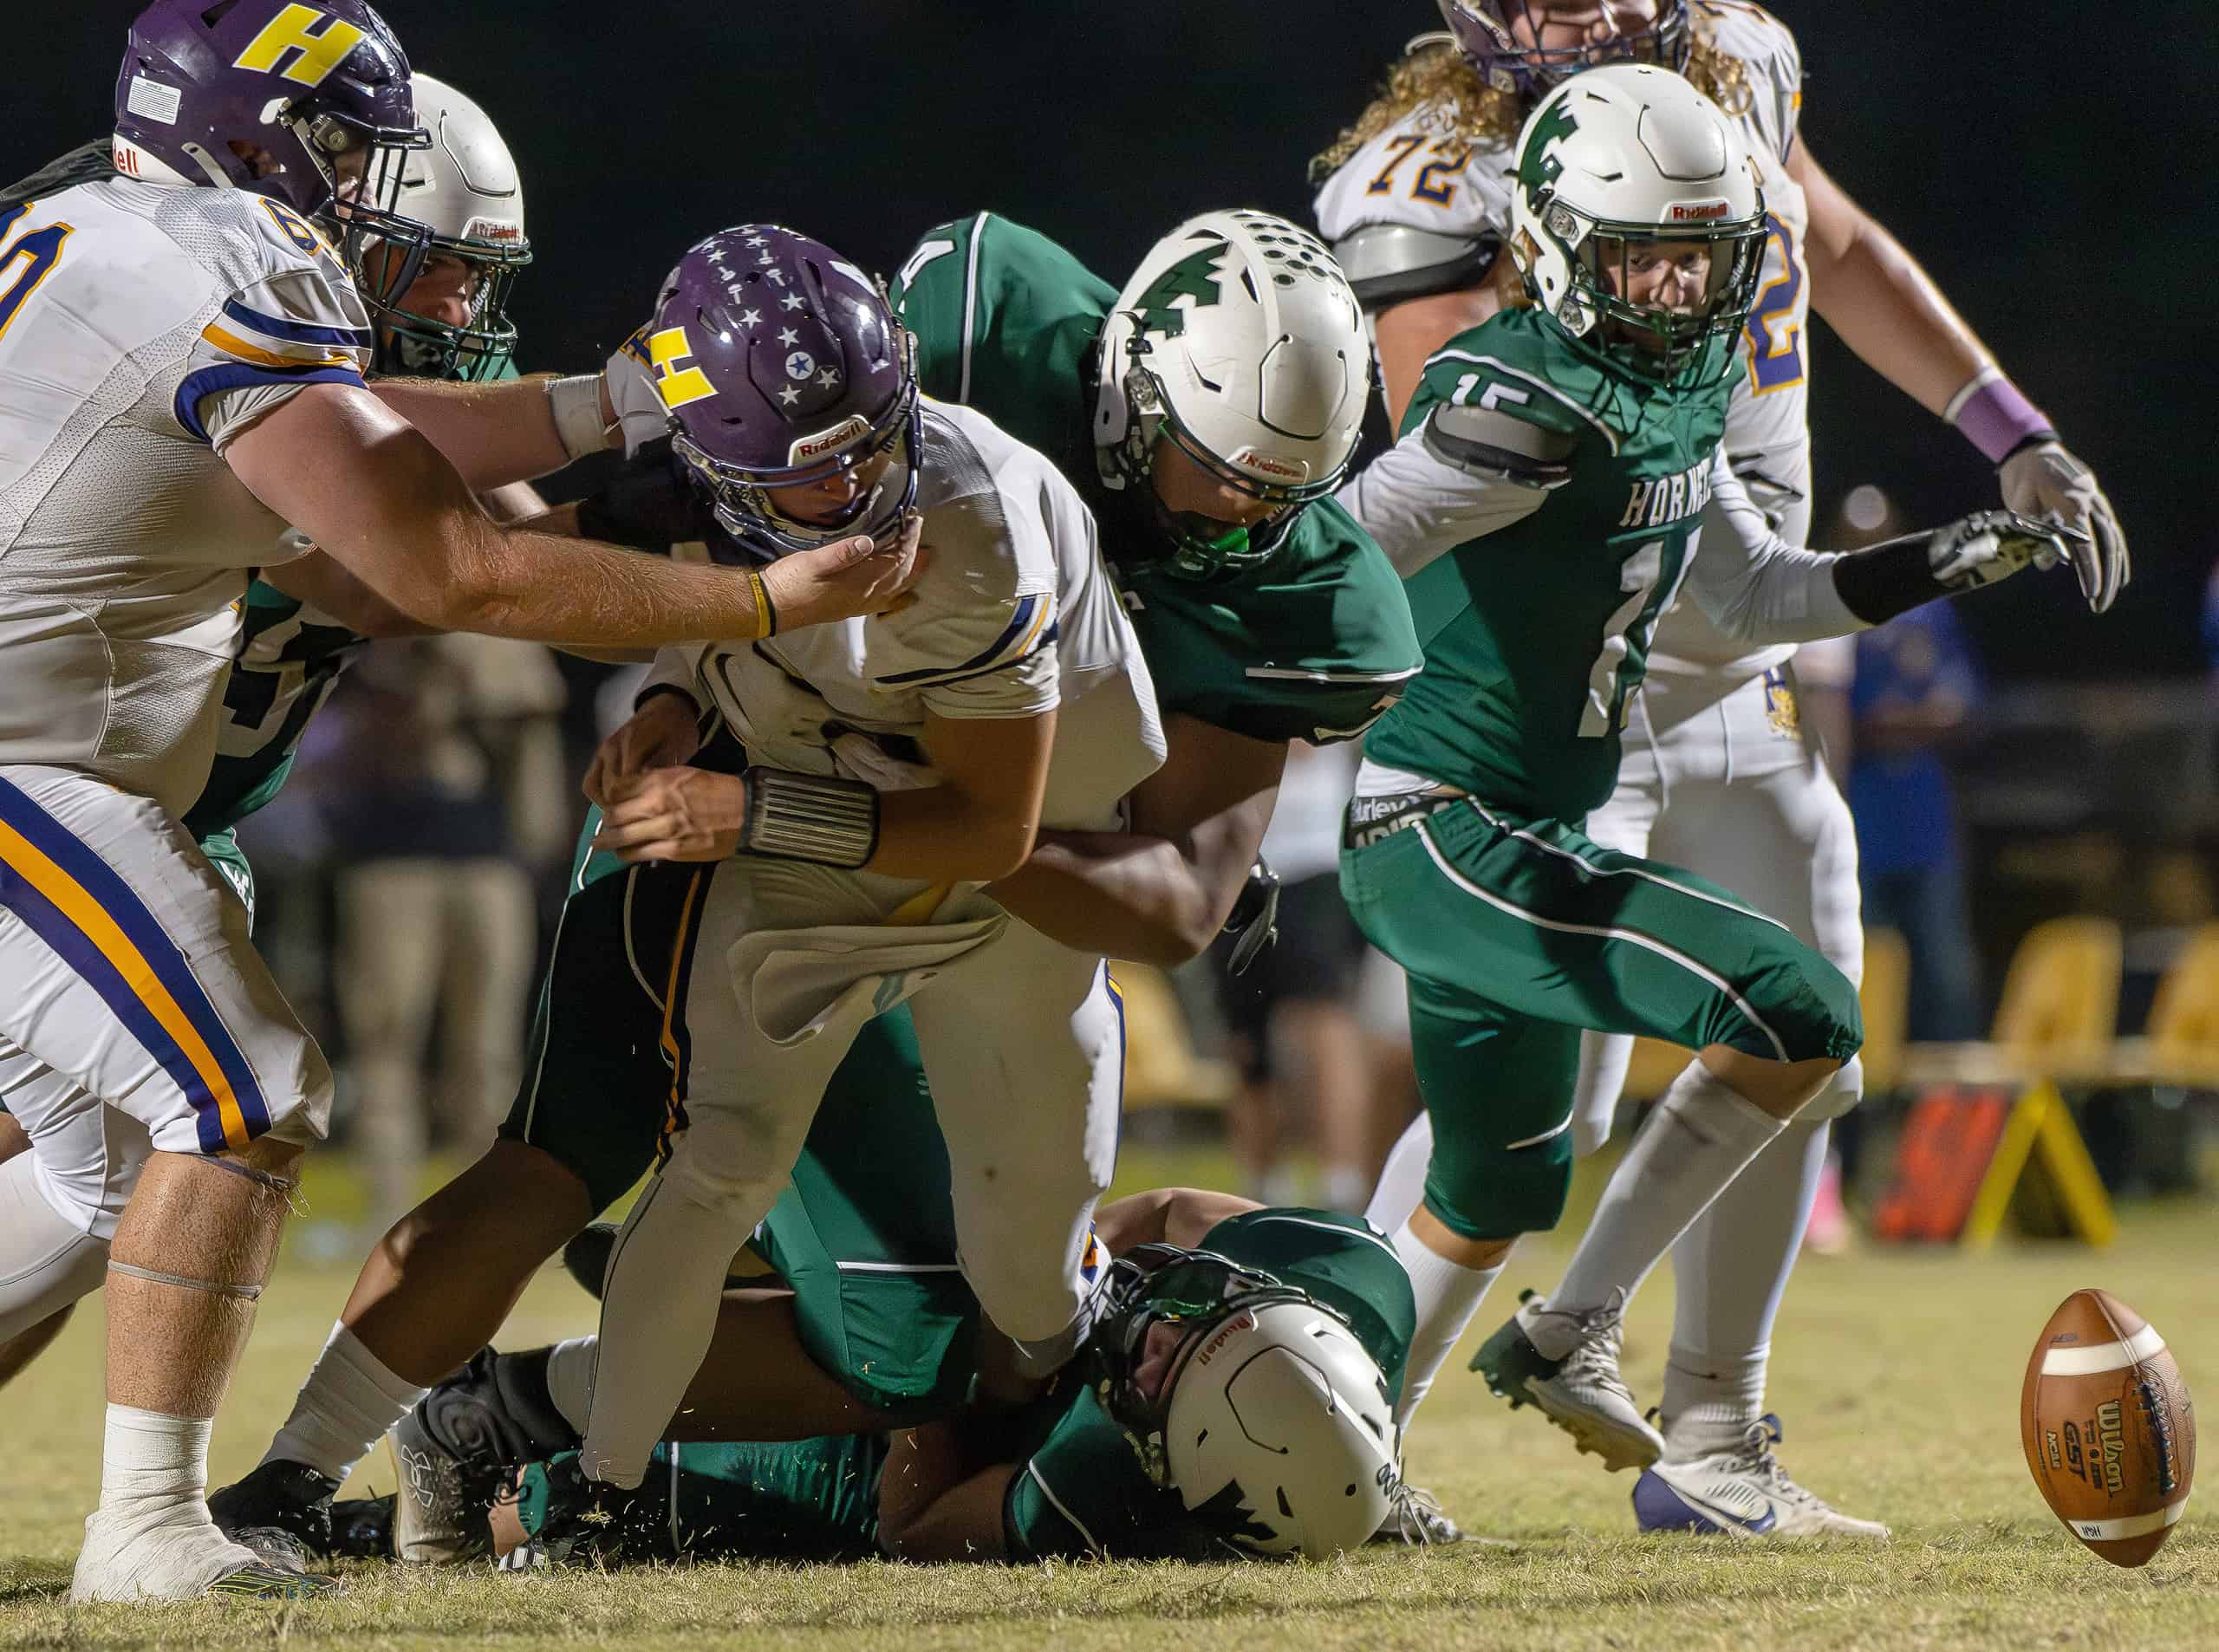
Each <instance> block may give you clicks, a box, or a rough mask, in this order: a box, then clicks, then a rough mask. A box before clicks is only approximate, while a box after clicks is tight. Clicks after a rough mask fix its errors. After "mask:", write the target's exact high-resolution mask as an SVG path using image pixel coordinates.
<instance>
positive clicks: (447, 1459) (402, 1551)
mask: <svg viewBox="0 0 2219 1652" xmlns="http://www.w3.org/2000/svg"><path fill="white" fill-rule="evenodd" d="M545 1363H546V1356H545V1353H544V1352H543V1351H542V1352H540V1353H537V1354H497V1353H495V1352H494V1351H493V1350H491V1349H490V1348H482V1349H480V1350H478V1352H477V1353H476V1354H475V1355H473V1356H472V1358H471V1361H470V1363H469V1364H467V1365H465V1366H464V1367H463V1368H462V1369H460V1370H459V1371H457V1372H455V1373H454V1374H453V1375H452V1376H449V1377H447V1378H446V1379H445V1380H444V1381H443V1382H440V1383H439V1385H438V1386H437V1387H436V1388H434V1389H432V1391H431V1392H430V1393H428V1394H426V1395H425V1396H424V1397H423V1399H421V1400H420V1401H419V1402H417V1403H416V1405H415V1407H414V1408H413V1409H412V1410H411V1411H410V1412H409V1413H408V1415H407V1416H405V1417H403V1418H402V1419H401V1420H400V1421H399V1422H397V1423H395V1424H394V1427H393V1432H392V1433H391V1434H389V1435H388V1436H387V1438H388V1440H389V1441H391V1443H392V1446H393V1456H394V1467H396V1469H398V1471H399V1473H400V1492H399V1493H398V1495H397V1496H396V1497H395V1499H394V1511H393V1551H394V1558H396V1559H399V1560H400V1561H403V1562H405V1563H407V1564H411V1565H443V1564H446V1563H448V1562H450V1561H456V1560H474V1559H477V1558H479V1557H480V1556H483V1555H486V1554H490V1553H491V1552H492V1534H491V1531H490V1530H489V1529H488V1527H487V1525H486V1519H485V1517H486V1511H487V1510H488V1509H490V1508H491V1506H492V1504H493V1499H495V1498H496V1497H497V1496H498V1494H499V1493H500V1489H501V1482H502V1479H503V1475H504V1471H505V1470H506V1469H507V1467H508V1466H509V1465H510V1464H511V1463H522V1462H531V1461H534V1460H537V1459H539V1458H542V1457H544V1456H547V1455H549V1454H550V1452H554V1451H563V1450H572V1449H575V1448H576V1446H577V1443H578V1441H577V1435H576V1431H574V1430H573V1429H572V1428H571V1427H570V1425H569V1422H568V1421H566V1420H565V1419H564V1418H563V1415H562V1414H561V1413H560V1412H559V1411H556V1409H555V1408H554V1407H553V1405H552V1403H551V1402H549V1401H548V1400H547V1398H546V1392H545V1382H544V1378H543V1373H544V1370H545ZM534 1389H537V1393H535V1392H534Z"/></svg>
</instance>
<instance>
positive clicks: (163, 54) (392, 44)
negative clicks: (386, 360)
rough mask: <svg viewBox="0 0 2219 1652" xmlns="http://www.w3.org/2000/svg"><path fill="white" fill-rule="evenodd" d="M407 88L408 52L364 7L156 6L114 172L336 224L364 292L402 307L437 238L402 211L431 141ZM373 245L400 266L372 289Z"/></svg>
mask: <svg viewBox="0 0 2219 1652" xmlns="http://www.w3.org/2000/svg"><path fill="white" fill-rule="evenodd" d="M408 81H409V77H408V58H407V55H406V54H405V53H403V52H402V50H401V49H400V42H399V41H398V40H396V39H394V35H393V31H392V30H391V29H388V28H387V27H386V23H385V19H383V18H382V17H381V16H378V14H377V13H376V12H374V11H373V10H370V8H369V7H368V6H367V5H365V4H364V3H362V0H316V5H315V6H313V7H309V6H305V5H296V4H287V3H280V0H154V3H153V4H152V5H150V6H148V7H147V8H146V10H144V11H142V12H140V14H139V16H138V17H137V18H136V19H135V20H134V21H133V23H132V25H131V31H130V34H129V36H127V42H126V45H125V48H124V54H123V68H122V71H121V73H120V75H117V77H116V82H115V164H116V168H117V170H118V171H120V172H124V173H126V174H128V175H130V176H133V177H140V178H155V179H163V180H165V181H169V182H174V183H185V184H209V185H214V186H216V187H217V188H218V189H243V190H250V191H252V192H254V193H256V194H259V195H268V196H270V197H272V198H276V199H277V200H280V201H283V202H284V203H285V205H288V206H290V207H292V208H293V209H294V210H295V211H298V212H302V213H305V214H307V215H309V216H310V217H321V218H326V219H328V220H332V221H335V223H336V224H337V225H338V227H340V228H341V229H342V230H343V231H345V233H346V235H347V237H348V242H349V245H348V262H349V263H350V265H353V266H354V267H355V275H356V277H357V280H358V281H361V284H362V285H363V286H364V287H365V288H366V289H381V290H387V291H389V292H390V293H391V294H392V295H394V296H398V295H399V294H400V293H401V292H403V291H405V290H407V287H408V285H409V283H411V282H413V280H414V279H415V278H416V273H417V270H419V269H420V267H421V265H422V262H423V256H424V249H425V248H426V246H427V245H428V244H430V238H431V237H430V231H428V230H426V228H425V226H424V225H422V224H419V223H417V222H416V221H415V220H414V219H413V218H406V217H404V216H402V215H401V214H400V212H399V211H396V210H395V205H396V203H397V202H398V201H399V199H400V184H401V167H402V163H403V159H404V158H405V156H406V155H407V153H408V152H409V151H411V150H415V149H425V148H428V147H430V146H431V141H432V139H431V134H430V133H427V132H426V131H425V130H424V129H423V128H422V127H419V126H418V125H417V124H416V109H415V102H414V100H413V97H412V96H411V94H410V92H409V83H408ZM234 143H238V144H251V145H252V146H255V147H256V148H257V149H260V150H262V151H264V153H266V154H267V156H268V157H269V166H270V170H267V171H265V172H263V173H262V175H260V176H257V175H256V170H255V168H254V167H253V166H250V165H249V164H248V162H247V160H246V159H244V158H243V157H242V156H240V155H238V153H235V152H234V151H233V150H232V148H231V146H232V145H233V144H234ZM353 154H360V155H361V157H362V166H361V171H360V172H359V173H355V174H354V176H352V177H351V178H349V179H346V180H344V182H343V184H342V175H341V166H340V158H341V157H342V155H353ZM348 170H349V171H350V172H351V170H352V169H351V167H350V168H349V169H348ZM342 192H343V198H342ZM371 239H374V240H375V241H376V242H377V243H379V244H382V245H383V246H385V247H387V248H388V249H390V250H391V254H390V256H388V257H385V258H383V259H381V260H380V268H379V271H378V278H377V279H375V280H363V279H362V277H363V273H364V272H363V269H362V266H361V263H360V262H359V260H360V257H361V253H362V252H363V250H364V248H365V245H366V244H367V243H368V241H370V240H371Z"/></svg>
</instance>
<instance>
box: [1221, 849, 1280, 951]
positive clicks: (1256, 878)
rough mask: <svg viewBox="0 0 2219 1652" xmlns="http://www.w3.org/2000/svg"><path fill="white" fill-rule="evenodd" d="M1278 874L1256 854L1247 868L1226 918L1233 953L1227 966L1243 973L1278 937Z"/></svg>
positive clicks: (1269, 863) (1226, 929)
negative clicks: (1244, 878)
mask: <svg viewBox="0 0 2219 1652" xmlns="http://www.w3.org/2000/svg"><path fill="white" fill-rule="evenodd" d="M1225 933H1227V934H1228V935H1231V936H1233V938H1234V939H1233V955H1232V956H1231V957H1230V958H1228V959H1226V968H1227V969H1228V970H1230V971H1231V972H1233V974H1235V975H1245V974H1246V973H1247V972H1248V966H1250V965H1251V964H1253V963H1254V962H1255V961H1256V960H1257V959H1259V958H1260V957H1261V956H1263V952H1264V948H1265V947H1266V946H1270V945H1271V944H1272V942H1273V941H1275V940H1278V939H1279V874H1278V873H1276V872H1274V871H1272V868H1271V862H1268V861H1266V860H1265V858H1264V857H1263V856H1262V855H1258V856H1257V857H1256V863H1255V865H1253V866H1252V867H1250V868H1248V882H1247V885H1246V888H1243V889H1242V890H1241V891H1240V899H1239V900H1238V901H1234V902H1233V911H1232V913H1231V914H1229V915H1228V916H1227V918H1226V920H1225Z"/></svg>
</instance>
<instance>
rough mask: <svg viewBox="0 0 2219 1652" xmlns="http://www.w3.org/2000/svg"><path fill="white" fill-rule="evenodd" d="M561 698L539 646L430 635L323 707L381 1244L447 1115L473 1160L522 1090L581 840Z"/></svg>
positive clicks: (390, 651) (354, 1086)
mask: <svg viewBox="0 0 2219 1652" xmlns="http://www.w3.org/2000/svg"><path fill="white" fill-rule="evenodd" d="M564 698H565V695H564V691H563V681H562V679H561V677H560V675H559V674H558V673H556V669H555V667H554V664H553V662H552V660H550V657H549V655H548V653H547V651H546V650H545V649H543V648H540V647H533V646H531V645H529V644H522V643H511V642H499V641H492V640H491V639H489V638H484V637H466V636H451V637H433V638H426V639H423V640H420V641H409V642H400V643H381V644H380V645H379V646H378V647H375V648H373V649H371V650H369V651H368V656H367V658H366V659H365V660H363V661H362V662H361V664H360V665H358V666H357V667H355V670H354V671H353V672H352V673H350V674H349V675H348V677H347V678H346V679H345V680H343V681H342V684H341V686H340V688H339V691H338V693H336V694H335V697H334V699H333V702H332V705H331V706H330V707H329V710H328V711H327V712H326V713H325V717H326V719H329V721H330V722H331V723H333V724H334V725H335V727H334V728H333V729H332V730H331V731H330V733H331V734H332V735H333V736H334V737H335V738H333V739H332V741H331V744H330V745H329V748H328V749H327V751H325V753H324V758H325V767H324V773H323V774H322V777H321V778H322V782H323V784H322V802H323V814H324V818H325V822H326V825H327V829H328V832H329V849H330V852H331V854H332V856H333V861H334V866H335V879H334V888H333V896H334V907H333V916H334V923H333V933H332V945H333V953H334V963H333V987H334V992H335V1001H336V1006H337V1010H338V1019H339V1022H340V1025H341V1028H342V1031H343V1032H344V1035H345V1044H344V1049H345V1051H346V1054H345V1057H344V1061H343V1063H342V1071H343V1072H344V1073H346V1074H347V1076H348V1077H349V1078H350V1079H351V1081H352V1082H351V1084H350V1085H349V1089H350V1090H351V1093H352V1095H353V1096H354V1098H355V1108H354V1109H353V1116H354V1127H353V1128H354V1141H355V1147H356V1149H357V1150H358V1151H359V1152H360V1153H361V1154H362V1156H363V1159H364V1161H365V1163H366V1166H367V1167H368V1174H369V1177H370V1208H369V1210H368V1225H369V1226H370V1228H371V1230H372V1231H374V1232H378V1231H382V1230H383V1229H384V1227H385V1226H386V1225H387V1223H388V1222H389V1221H391V1220H392V1219H394V1217H397V1216H399V1215H400V1214H401V1213H404V1212H406V1211H407V1209H408V1208H409V1207H410V1206H412V1205H413V1204H414V1203H415V1201H416V1199H417V1197H418V1195H419V1193H420V1188H419V1187H418V1182H419V1180H420V1178H421V1176H422V1174H423V1166H424V1159H425V1154H426V1148H427V1146H428V1145H429V1142H430V1140H431V1129H430V1125H431V1118H432V1115H433V1114H434V1113H436V1114H437V1115H439V1117H440V1118H441V1119H442V1120H444V1121H445V1122H446V1127H447V1135H448V1139H449V1141H451V1142H452V1145H453V1146H454V1147H455V1148H457V1149H458V1150H459V1151H461V1152H464V1153H467V1154H476V1153H477V1152H478V1151H479V1150H480V1149H482V1148H485V1146H487V1145H488V1144H490V1142H491V1140H492V1135H493V1128H494V1126H495V1125H496V1124H498V1122H499V1121H500V1119H501V1117H502V1116H503V1115H504V1114H505V1113H506V1112H507V1110H508V1107H509V1103H510V1102H511V1100H512V1099H513V1098H514V1096H515V1095H516V1089H517V1079H518V1076H519V1074H520V1071H521V1069H522V1065H523V1058H524V1026H525V1015H526V1009H527V1005H528V1003H529V999H530V992H531V985H532V973H533V966H534V960H535V958H536V956H537V952H538V927H539V925H538V914H537V896H536V893H535V889H534V874H535V872H536V871H540V870H543V869H545V868H548V867H550V865H551V864H553V863H554V862H557V861H559V860H561V858H562V857H563V854H564V851H565V850H566V849H568V848H569V827H570V810H569V807H568V804H567V801H566V799H567V796H568V793H569V789H570V787H569V779H568V777H567V776H566V774H565V773H564V755H563V743H562V736H561V730H560V725H559V722H558V719H559V716H560V714H561V712H562V710H563V702H564Z"/></svg>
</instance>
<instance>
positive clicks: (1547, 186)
mask: <svg viewBox="0 0 2219 1652" xmlns="http://www.w3.org/2000/svg"><path fill="white" fill-rule="evenodd" d="M1517 153H1518V166H1517V172H1516V177H1515V179H1514V180H1513V188H1512V191H1511V205H1510V224H1511V235H1510V252H1511V257H1513V259H1514V260H1515V261H1516V263H1517V265H1518V269H1519V273H1520V274H1522V275H1523V276H1525V278H1526V290H1527V291H1528V292H1529V293H1531V294H1532V297H1533V299H1534V302H1537V303H1538V304H1539V305H1540V307H1541V308H1542V309H1545V310H1546V311H1547V312H1548V314H1549V315H1552V316H1553V317H1554V318H1555V319H1556V321H1557V322H1558V323H1559V325H1561V326H1562V327H1563V328H1564V329H1565V332H1567V333H1569V334H1571V335H1572V337H1574V338H1575V339H1580V340H1584V341H1588V342H1590V343H1591V344H1596V345H1600V346H1601V347H1603V348H1604V350H1605V351H1606V353H1607V354H1609V355H1610V357H1611V361H1613V362H1615V363H1616V364H1617V365H1618V366H1620V367H1631V368H1632V369H1634V370H1635V371H1637V372H1638V373H1640V374H1643V376H1645V377H1650V378H1658V379H1666V380H1669V379H1673V378H1676V377H1678V376H1679V375H1680V374H1682V373H1683V372H1686V371H1688V370H1689V369H1690V368H1691V367H1696V366H1697V365H1698V364H1699V363H1700V364H1702V366H1703V367H1704V370H1705V371H1713V370H1715V371H1717V372H1718V373H1719V374H1720V375H1721V376H1723V373H1724V372H1725V371H1727V370H1730V368H1731V367H1732V361H1733V341H1734V340H1735V339H1736V338H1737V337H1739V335H1740V334H1741V327H1742V323H1743V322H1745V321H1747V318H1748V314H1749V309H1750V306H1751V305H1752V304H1754V302H1755V301H1756V295H1757V279H1758V276H1759V274H1760V271H1761V270H1762V268H1763V264H1764V251H1765V237H1766V230H1765V201H1764V192H1763V190H1762V189H1760V187H1759V186H1758V182H1757V171H1756V166H1755V165H1754V162H1753V161H1752V160H1751V159H1750V156H1749V151H1748V146H1747V142H1746V141H1745V140H1743V138H1742V136H1741V129H1740V127H1738V126H1736V125H1735V123H1734V122H1733V121H1731V120H1728V119H1727V118H1726V115H1725V113H1724V112H1723V111H1722V110H1721V109H1720V108H1719V107H1718V106H1717V105H1716V104H1715V103H1713V102H1712V101H1710V100H1709V99H1708V98H1707V97H1705V96H1704V95H1703V94H1702V93H1701V92H1699V91H1697V90H1696V89H1695V88H1694V87H1693V86H1692V85H1690V84H1689V82H1688V81H1685V80H1683V79H1682V78H1681V77H1680V76H1679V75H1675V74H1674V73H1672V71H1671V70H1669V69H1667V68H1656V67H1654V66H1652V65H1650V64H1646V63H1641V64H1636V63H1613V64H1610V65H1608V66H1606V67H1604V68H1592V69H1589V70H1588V71H1587V72H1586V73H1585V74H1583V75H1574V76H1573V77H1572V79H1571V80H1568V81H1565V82H1564V84H1563V85H1561V86H1559V87H1558V88H1556V89H1555V90H1554V91H1553V92H1551V93H1550V94H1549V95H1548V96H1547V97H1545V98H1544V99H1543V100H1542V101H1541V103H1540V105H1539V107H1537V108H1536V109H1535V110H1534V111H1533V113H1532V115H1531V116H1529V117H1528V118H1527V120H1526V127H1525V129H1524V130H1523V131H1522V132H1520V133H1519V134H1518V151H1517ZM1629 248H1634V249H1636V250H1637V255H1638V256H1641V257H1656V256H1663V257H1673V256H1677V255H1685V254H1694V253H1695V252H1698V251H1700V252H1701V253H1702V254H1703V255H1704V257H1703V261H1702V262H1703V265H1704V268H1705V269H1706V271H1707V275H1706V277H1705V281H1704V284H1703V286H1702V292H1701V296H1700V297H1699V298H1698V299H1697V300H1696V301H1695V302H1694V303H1693V304H1691V305H1679V306H1673V307H1669V308H1668V307H1666V306H1664V305H1662V304H1644V303H1637V302H1632V301H1630V299H1629V298H1628V296H1627V294H1628V293H1629V292H1630V289H1631V288H1630V283H1631V279H1632V271H1633V269H1634V263H1633V257H1634V256H1635V255H1630V254H1629V251H1628V249H1629Z"/></svg>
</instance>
